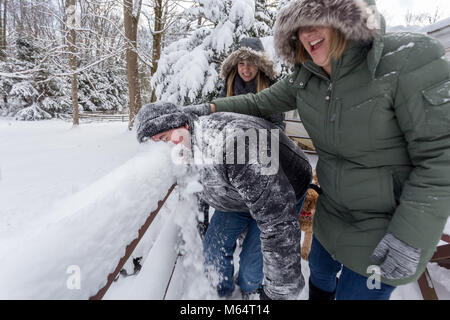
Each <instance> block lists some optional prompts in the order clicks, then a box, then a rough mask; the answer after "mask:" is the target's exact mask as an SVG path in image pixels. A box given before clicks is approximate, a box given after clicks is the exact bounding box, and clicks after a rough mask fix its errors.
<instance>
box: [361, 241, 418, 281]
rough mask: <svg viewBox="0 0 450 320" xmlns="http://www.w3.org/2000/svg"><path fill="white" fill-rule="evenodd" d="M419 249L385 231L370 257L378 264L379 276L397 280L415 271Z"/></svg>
mask: <svg viewBox="0 0 450 320" xmlns="http://www.w3.org/2000/svg"><path fill="white" fill-rule="evenodd" d="M420 252H421V249H416V248H413V247H411V246H410V245H408V244H407V243H405V242H403V241H402V240H400V239H398V238H397V237H396V236H394V235H393V234H392V233H387V234H386V235H385V236H384V237H383V239H381V241H380V243H379V244H378V245H377V247H376V248H375V250H374V251H373V253H372V256H371V257H370V259H371V260H372V261H373V262H374V263H375V264H377V265H379V266H380V269H381V276H382V277H384V278H386V279H391V280H397V279H403V278H407V277H410V276H412V275H414V274H415V273H416V270H417V265H418V264H419V260H420Z"/></svg>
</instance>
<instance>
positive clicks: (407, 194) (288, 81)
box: [198, 0, 450, 299]
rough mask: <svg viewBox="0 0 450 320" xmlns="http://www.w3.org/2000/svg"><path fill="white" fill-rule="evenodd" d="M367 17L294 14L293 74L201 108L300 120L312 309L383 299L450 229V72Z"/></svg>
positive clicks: (431, 45) (367, 6) (283, 15)
mask: <svg viewBox="0 0 450 320" xmlns="http://www.w3.org/2000/svg"><path fill="white" fill-rule="evenodd" d="M374 9H375V3H374V1H373V0H365V1H363V0H297V1H293V2H291V3H290V4H289V5H287V6H286V7H285V8H283V9H282V10H281V12H280V13H279V15H278V17H277V21H276V24H275V32H274V38H275V46H276V50H277V53H278V55H279V56H280V57H281V58H283V59H284V60H285V61H286V62H287V63H289V64H291V65H292V66H294V70H293V73H292V74H291V75H289V76H288V77H286V78H284V79H283V80H281V81H279V82H278V83H276V84H274V85H273V86H272V87H270V88H269V89H266V90H264V91H262V92H260V93H258V94H248V95H244V96H238V97H230V98H222V99H217V100H215V101H213V102H212V103H211V105H208V106H204V107H203V108H201V107H198V111H199V112H210V111H215V112H223V111H228V112H238V113H246V114H251V115H256V116H267V115H270V114H272V113H277V112H283V111H288V110H293V109H298V111H299V114H300V117H301V119H302V121H303V123H304V126H305V128H306V130H307V131H308V133H309V135H310V137H311V138H312V141H313V143H314V146H315V147H316V149H317V154H318V157H319V160H318V163H317V174H318V179H319V183H320V185H321V187H322V190H323V194H322V195H321V196H320V197H319V201H318V205H317V210H316V215H315V218H314V235H315V238H314V240H313V244H312V248H311V253H310V260H309V265H310V269H311V276H310V280H309V286H310V298H311V299H334V298H335V297H336V299H389V297H390V295H391V293H392V291H393V290H394V288H395V286H398V285H402V284H407V283H410V282H413V281H416V280H417V279H418V278H419V277H420V275H421V274H422V273H423V271H424V270H425V267H426V264H427V262H428V261H429V260H430V258H431V257H432V255H433V252H434V250H435V247H436V245H437V244H438V242H439V239H440V237H441V235H442V231H443V228H444V226H445V223H446V221H447V218H448V217H449V210H448V208H449V207H450V167H449V163H450V80H449V79H450V71H449V70H450V68H449V62H448V61H447V60H446V59H445V58H444V54H445V51H444V49H443V47H442V45H441V44H439V43H438V41H436V40H433V39H431V38H429V37H427V36H425V35H419V34H411V33H390V34H389V33H388V34H386V33H385V32H384V27H383V23H382V21H383V20H382V19H381V23H378V25H377V23H376V22H377V20H376V19H375V18H376V16H375V15H374ZM210 109H211V110H210ZM377 270H378V271H379V272H380V274H381V277H380V279H381V283H380V284H379V285H377V283H372V282H371V280H372V278H376V276H375V277H371V276H372V275H373V272H374V271H377ZM339 271H341V274H340V278H339V281H337V278H336V275H337V274H338V272H339ZM280 272H281V271H280ZM369 277H370V278H369ZM369 279H370V281H368V280H369ZM369 287H370V288H373V289H370V288H369Z"/></svg>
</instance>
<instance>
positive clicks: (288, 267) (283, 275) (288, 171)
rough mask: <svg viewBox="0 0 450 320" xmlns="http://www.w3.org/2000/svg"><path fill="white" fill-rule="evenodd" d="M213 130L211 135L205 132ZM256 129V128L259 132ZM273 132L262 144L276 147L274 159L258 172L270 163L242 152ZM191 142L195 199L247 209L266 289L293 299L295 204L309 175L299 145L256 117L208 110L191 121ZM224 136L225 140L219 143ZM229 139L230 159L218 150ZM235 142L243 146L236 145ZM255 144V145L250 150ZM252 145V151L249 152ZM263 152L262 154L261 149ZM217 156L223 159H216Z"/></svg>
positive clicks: (297, 283) (297, 274)
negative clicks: (208, 160)
mask: <svg viewBox="0 0 450 320" xmlns="http://www.w3.org/2000/svg"><path fill="white" fill-rule="evenodd" d="M212 130H213V131H214V134H211V131H212ZM260 130H262V131H260ZM270 130H274V131H275V132H277V133H278V137H279V138H278V139H276V140H275V141H273V143H274V144H271V143H268V152H269V153H272V154H275V153H276V148H275V149H274V147H276V146H279V157H278V159H279V160H280V163H279V165H278V166H273V167H272V168H276V170H275V171H274V172H272V173H271V174H263V173H262V171H261V170H262V169H264V168H265V169H268V168H269V167H270V166H271V164H263V163H262V162H261V161H257V162H253V163H252V161H251V160H250V157H249V156H247V158H246V159H245V161H238V159H237V157H238V156H239V155H242V154H247V155H248V154H249V152H251V153H252V154H255V152H259V151H264V152H265V150H264V146H263V145H261V143H260V140H259V139H260V138H261V132H264V133H266V134H267V137H268V138H267V139H266V141H267V140H269V141H270V139H271V135H270ZM191 132H192V146H193V154H194V159H196V160H195V161H196V163H197V165H196V167H197V168H198V170H199V173H200V181H201V183H202V185H203V188H204V190H203V191H202V193H201V195H200V196H201V198H202V199H203V200H204V201H206V202H207V203H208V204H209V205H210V206H212V207H213V208H215V209H218V210H221V211H228V212H239V211H250V213H251V215H252V217H253V218H254V219H255V220H256V221H257V223H258V227H259V229H260V231H261V247H262V251H263V261H264V269H263V271H264V283H265V290H266V293H267V294H268V295H269V296H271V297H272V298H274V299H293V298H296V297H297V295H298V294H299V292H300V290H301V289H302V287H303V285H304V279H303V277H302V274H301V263H300V260H301V256H300V239H301V230H300V225H299V220H298V217H297V212H296V209H295V205H296V203H297V201H298V200H299V199H301V198H302V197H303V195H304V194H305V193H306V190H307V187H308V184H309V183H310V182H311V180H312V169H311V166H310V164H309V162H308V159H307V158H306V156H305V155H304V154H303V152H302V151H301V150H300V148H299V147H298V146H297V145H296V144H295V143H294V142H293V141H291V140H290V139H289V138H288V137H287V136H286V135H285V134H284V133H283V132H281V131H280V130H279V129H278V128H277V127H276V126H275V125H274V124H272V123H270V122H268V121H265V120H263V119H260V118H256V117H250V116H245V115H237V114H233V113H220V114H212V115H210V116H204V117H200V118H198V120H197V121H194V122H193V128H192V129H191ZM231 132H234V133H236V136H237V137H238V138H237V139H238V140H239V139H240V138H245V136H246V135H247V136H251V133H256V136H255V137H257V138H256V140H252V139H250V138H248V139H247V140H245V141H246V142H245V144H235V143H234V142H233V141H234V137H233V135H232V134H230V133H231ZM224 141H225V142H224ZM227 142H228V143H230V142H231V143H232V144H230V146H232V147H231V149H227V150H233V153H234V157H233V158H235V159H234V160H233V161H232V162H231V163H229V162H230V161H229V160H228V162H227V159H232V158H230V157H229V158H227V157H226V153H224V152H223V147H222V144H223V145H226V143H227ZM239 145H241V146H244V147H245V148H243V149H239ZM253 147H256V149H253ZM252 150H253V151H252ZM208 154H209V155H216V154H217V155H218V158H217V159H219V158H220V159H222V160H221V161H222V162H221V163H223V164H220V162H219V161H216V162H214V163H213V164H212V165H211V164H204V165H203V164H202V163H201V162H202V161H200V163H199V161H198V159H201V157H202V156H205V155H208ZM264 154H267V153H264ZM222 157H223V158H222Z"/></svg>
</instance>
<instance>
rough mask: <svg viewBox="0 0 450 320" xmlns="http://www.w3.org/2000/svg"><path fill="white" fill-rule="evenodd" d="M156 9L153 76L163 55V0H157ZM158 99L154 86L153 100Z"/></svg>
mask: <svg viewBox="0 0 450 320" xmlns="http://www.w3.org/2000/svg"><path fill="white" fill-rule="evenodd" d="M153 9H154V11H155V28H154V30H153V48H152V69H151V76H153V75H154V74H155V72H156V70H157V69H158V61H159V58H160V57H161V45H162V37H163V32H162V30H164V21H163V0H155V3H154V8H153ZM154 101H156V92H155V89H154V88H153V90H152V97H151V102H154Z"/></svg>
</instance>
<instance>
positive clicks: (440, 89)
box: [422, 80, 450, 106]
mask: <svg viewBox="0 0 450 320" xmlns="http://www.w3.org/2000/svg"><path fill="white" fill-rule="evenodd" d="M422 94H423V96H424V98H425V99H426V100H427V101H428V103H429V104H430V105H432V106H440V105H442V104H444V103H447V102H450V80H445V81H443V82H441V83H438V84H437V85H435V86H433V87H431V88H428V89H425V90H423V91H422Z"/></svg>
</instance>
